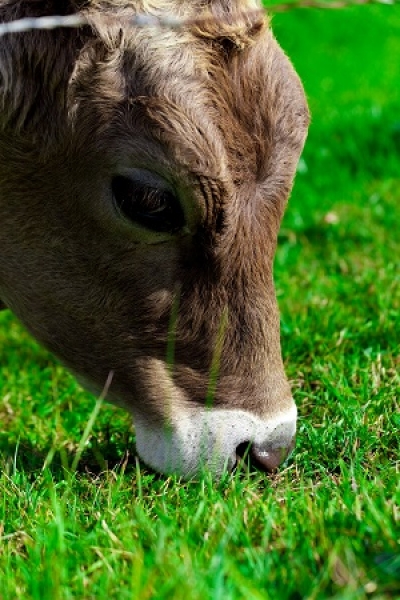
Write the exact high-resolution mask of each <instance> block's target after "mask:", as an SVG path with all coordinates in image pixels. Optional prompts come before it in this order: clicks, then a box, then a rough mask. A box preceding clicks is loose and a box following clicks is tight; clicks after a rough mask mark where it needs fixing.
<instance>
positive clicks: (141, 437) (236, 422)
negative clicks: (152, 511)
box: [135, 402, 297, 478]
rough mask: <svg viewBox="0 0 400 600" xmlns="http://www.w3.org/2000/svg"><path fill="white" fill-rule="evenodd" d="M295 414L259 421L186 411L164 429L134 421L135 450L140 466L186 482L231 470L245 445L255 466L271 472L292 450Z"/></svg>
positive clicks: (243, 414)
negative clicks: (204, 471) (190, 479)
mask: <svg viewBox="0 0 400 600" xmlns="http://www.w3.org/2000/svg"><path fill="white" fill-rule="evenodd" d="M296 417H297V410H296V406H295V404H294V402H293V403H292V405H291V407H290V408H289V409H286V410H285V411H284V412H279V413H277V414H275V415H273V416H271V417H268V418H265V419H261V418H260V417H258V416H256V415H253V414H251V413H249V412H247V411H244V410H229V409H218V408H211V409H205V408H203V409H199V408H196V409H190V410H185V411H181V412H180V413H179V414H177V415H174V416H173V417H172V418H171V419H170V420H169V421H168V422H167V423H166V424H165V425H160V424H158V423H154V422H151V421H149V420H148V419H147V418H145V417H143V416H140V415H137V416H136V417H135V428H136V446H137V450H138V453H139V455H140V457H141V458H142V459H143V461H144V462H145V463H147V464H148V465H149V466H151V467H153V468H154V469H155V470H157V471H160V472H162V473H176V474H178V475H182V476H183V477H185V478H190V477H192V476H194V475H197V474H198V473H200V472H201V471H203V470H209V471H211V472H212V473H213V475H214V476H216V477H219V476H220V475H221V474H222V472H223V471H224V470H232V469H233V468H234V467H235V465H236V463H237V461H238V456H240V453H241V449H243V448H244V447H246V448H247V449H248V452H249V454H250V455H251V457H252V459H253V460H254V462H255V463H256V465H257V466H259V467H261V468H262V469H264V470H266V471H274V470H275V469H277V467H278V466H279V465H280V464H281V463H282V462H283V461H284V460H285V458H286V457H287V456H288V454H289V453H290V452H291V450H292V449H293V447H294V441H295V433H296Z"/></svg>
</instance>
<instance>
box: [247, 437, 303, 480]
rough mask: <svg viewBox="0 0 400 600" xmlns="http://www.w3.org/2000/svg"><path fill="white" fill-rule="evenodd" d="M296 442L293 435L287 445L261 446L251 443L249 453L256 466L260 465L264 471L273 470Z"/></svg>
mask: <svg viewBox="0 0 400 600" xmlns="http://www.w3.org/2000/svg"><path fill="white" fill-rule="evenodd" d="M295 442H296V437H295V436H293V438H292V440H291V441H290V444H289V446H285V447H282V446H278V447H276V448H273V447H268V446H266V447H263V446H258V445H257V444H253V445H252V446H251V449H250V455H251V457H252V459H253V460H254V462H255V463H256V465H257V466H260V467H261V468H262V469H264V470H265V471H269V472H272V471H275V470H276V469H277V468H278V467H279V465H280V464H281V463H283V461H284V460H285V458H287V457H288V456H289V454H290V453H291V452H292V450H293V448H294V446H295Z"/></svg>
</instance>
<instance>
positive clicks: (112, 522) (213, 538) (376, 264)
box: [0, 6, 400, 600]
mask: <svg viewBox="0 0 400 600" xmlns="http://www.w3.org/2000/svg"><path fill="white" fill-rule="evenodd" d="M274 25H275V30H276V33H277V35H278V38H279V40H280V41H281V43H282V45H283V46H284V47H285V48H286V49H287V51H288V53H289V54H290V56H291V57H292V59H293V61H294V62H295V64H296V66H297V68H298V70H299V72H300V74H301V76H302V78H303V80H304V82H305V87H306V90H307V94H308V96H309V100H310V105H311V109H312V113H313V124H312V127H311V130H310V136H309V140H308V144H307V147H306V150H305V152H304V155H303V159H302V162H301V165H300V172H299V174H298V177H297V182H296V186H295V189H294V191H293V195H292V198H291V202H290V205H289V208H288V211H287V214H286V217H285V221H284V223H283V226H282V231H281V235H280V244H279V251H278V254H277V258H276V268H275V276H276V284H277V291H278V297H279V303H280V307H281V311H282V336H283V340H282V341H283V351H284V357H285V362H286V365H287V372H288V374H289V377H290V379H291V380H292V382H293V389H294V393H295V398H296V401H297V404H298V407H299V413H300V420H299V435H298V444H297V448H296V452H295V453H294V454H293V456H292V457H291V458H290V459H289V461H288V463H287V464H286V466H285V467H284V468H283V469H282V470H281V471H280V473H279V474H277V475H275V476H272V477H266V476H265V475H263V474H261V473H258V472H256V471H250V472H246V471H245V472H242V473H236V474H234V475H226V476H225V478H224V479H223V480H222V481H221V482H219V483H213V482H212V481H211V480H210V478H209V477H207V476H204V477H203V478H200V479H199V480H198V481H192V482H189V483H187V482H186V483H185V482H181V481H179V480H177V479H176V478H174V477H162V476H157V475H155V474H153V473H151V472H149V471H147V470H146V468H145V467H144V466H143V465H142V464H139V463H137V462H136V460H135V447H134V433H133V431H132V429H131V425H130V420H129V418H128V416H127V415H126V414H125V413H123V412H122V411H119V410H118V409H115V408H113V407H110V406H104V407H103V408H102V409H101V411H100V414H99V416H98V418H97V420H96V422H95V425H94V429H93V435H92V436H91V438H90V440H89V442H88V444H87V446H86V450H85V452H84V454H83V456H82V458H81V461H80V463H79V465H78V468H77V471H76V472H71V471H70V467H71V465H72V463H73V460H74V457H75V456H76V453H77V451H78V448H79V442H80V440H81V439H82V436H83V432H84V430H85V427H86V423H87V422H88V419H89V418H90V414H91V412H92V410H93V408H94V399H93V398H92V397H90V396H89V395H87V394H85V393H84V392H83V391H82V390H81V389H80V388H79V387H78V386H77V384H76V383H75V381H74V379H73V378H72V377H71V376H70V375H69V374H68V373H66V372H65V371H64V370H63V369H62V367H60V366H59V365H58V364H57V362H56V361H55V360H54V359H53V358H52V357H51V356H50V355H49V354H47V353H46V352H45V351H44V350H43V349H41V348H40V347H39V346H38V345H37V344H36V343H35V342H34V341H33V340H32V339H31V338H30V337H29V336H28V335H27V333H26V332H25V331H24V330H23V329H22V327H21V326H20V325H19V324H18V323H17V322H16V320H15V319H14V318H13V316H12V315H11V314H9V313H6V312H5V313H1V314H0V348H1V365H0V386H1V387H0V422H1V424H2V426H1V430H0V469H1V473H0V598H1V600H8V599H15V598H24V599H31V598H32V599H35V600H39V599H40V600H46V599H47V598H48V599H49V600H50V599H51V600H57V599H64V598H65V599H68V598H82V599H92V598H96V599H106V598H118V599H125V598H127V599H128V598H129V599H136V598H139V599H140V600H142V599H146V598H157V599H164V598H173V599H177V600H179V599H181V598H182V599H184V600H188V599H190V600H192V599H197V598H198V599H199V600H200V599H201V600H206V599H210V600H219V599H221V600H230V599H239V598H244V599H250V600H253V599H254V600H256V599H268V598H271V599H277V600H280V599H290V600H300V599H302V598H307V599H319V598H336V599H337V600H339V599H340V600H353V599H354V600H356V599H357V600H359V599H364V598H374V599H383V598H385V599H386V598H400V552H399V547H400V508H399V504H400V485H399V455H400V453H399V439H400V414H399V400H398V398H399V388H400V385H399V365H400V316H399V310H400V291H399V288H400V286H399V256H400V234H399V221H400V210H399V203H400V185H399V173H400V94H399V91H398V90H399V84H398V80H399V68H398V63H399V61H398V57H399V52H400V10H399V8H398V7H387V6H382V7H370V8H359V9H348V10H342V11H338V12H327V11H326V12H322V11H303V12H292V13H290V14H286V15H280V16H276V17H274Z"/></svg>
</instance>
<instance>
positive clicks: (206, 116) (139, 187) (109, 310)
mask: <svg viewBox="0 0 400 600" xmlns="http://www.w3.org/2000/svg"><path fill="white" fill-rule="evenodd" d="M79 4H82V7H80V6H79ZM58 5H60V6H61V7H62V8H63V9H64V11H66V12H69V11H71V12H72V11H74V10H77V9H79V8H82V10H84V11H85V14H86V15H87V18H88V21H89V25H88V26H87V27H84V28H83V29H80V30H55V31H52V32H49V31H36V32H27V33H23V34H14V35H7V36H5V37H3V38H1V39H0V73H1V83H0V223H1V226H0V257H1V258H0V297H1V299H2V300H3V302H4V303H5V304H6V305H7V306H8V307H9V308H11V309H12V310H13V311H14V312H15V313H16V314H17V315H18V317H19V318H20V319H21V320H22V321H23V322H24V323H25V325H26V326H27V327H28V329H29V330H30V331H31V332H32V333H33V335H34V336H36V338H37V339H38V340H40V341H41V342H42V343H43V344H45V345H46V346H47V347H48V348H49V349H51V350H52V351H53V352H54V353H55V354H56V355H57V356H59V357H60V358H61V360H62V361H63V362H64V363H65V364H66V365H67V366H68V367H69V368H70V369H71V370H72V371H73V372H74V373H75V374H76V375H77V376H78V377H79V378H80V379H81V380H83V381H84V382H85V383H86V385H87V386H88V387H89V388H90V389H93V390H101V389H102V387H103V385H104V382H105V380H106V379H107V376H108V374H109V372H110V371H112V372H113V379H112V384H111V387H110V390H109V398H110V400H112V401H113V402H115V403H117V404H119V405H121V406H123V407H125V408H126V409H127V410H129V411H130V412H131V413H132V414H133V416H134V421H135V426H136V435H137V448H138V452H139V454H140V455H141V457H142V458H143V460H144V461H145V462H146V463H148V464H149V465H151V466H153V467H154V468H155V469H157V470H159V471H162V472H177V473H181V474H183V475H184V476H190V475H192V474H194V473H196V472H197V471H198V470H199V469H200V468H201V467H202V466H203V465H204V466H206V467H208V468H210V469H211V470H212V471H213V472H214V473H216V474H218V473H220V472H221V471H222V469H223V468H224V467H225V466H228V468H231V467H232V466H233V465H234V463H235V456H236V451H237V448H238V447H239V446H241V445H242V444H252V446H251V448H252V453H253V455H254V456H255V458H256V459H257V460H258V461H259V462H260V463H261V464H263V465H264V466H265V467H266V468H267V469H273V468H275V467H276V466H277V465H278V464H279V463H280V462H281V460H282V459H283V458H284V457H285V456H286V455H287V453H288V451H289V449H290V448H291V447H292V445H293V441H294V435H295V428H296V408H295V405H294V402H293V399H292V396H291V392H290V387H289V384H288V382H287V379H286V377H285V373H284V368H283V364H282V358H281V349H280V339H279V314H278V308H277V304H276V299H275V292H274V283H273V272H272V271H273V257H274V252H275V246H276V240H277V234H278V229H279V225H280V221H281V218H282V214H283V211H284V208H285V204H286V201H287V198H288V195H289V192H290V189H291V186H292V181H293V177H294V174H295V170H296V164H297V160H298V158H299V155H300V152H301V150H302V147H303V143H304V139H305V136H306V130H307V126H308V110H307V105H306V101H305V98H304V93H303V89H302V86H301V84H300V81H299V79H298V77H297V75H296V74H295V72H294V70H293V68H292V66H291V64H290V62H289V60H288V59H287V58H286V56H285V55H284V53H283V52H282V50H281V49H280V48H279V46H278V44H277V42H276V41H275V39H274V37H273V35H272V33H271V30H270V28H269V26H268V22H267V20H266V19H265V18H264V17H263V16H261V15H260V13H257V14H256V13H254V12H250V13H249V14H248V15H247V16H243V14H242V11H253V9H254V8H257V7H258V4H257V3H255V2H253V1H252V0H231V1H228V0H209V1H208V2H204V0H190V1H189V0H187V1H181V0H180V1H178V0H175V1H171V2H165V1H164V0H154V1H152V2H146V1H144V0H143V1H139V0H138V1H128V0H126V1H122V0H118V1H115V2H111V1H106V0H104V1H100V0H96V1H94V0H93V1H89V2H81V3H80V2H70V3H68V2H63V3H60V2H55V1H54V2H46V1H42V0H38V1H36V2H23V1H21V2H15V1H13V0H10V1H8V2H3V3H2V5H1V8H0V12H1V16H2V19H3V20H10V19H13V18H17V17H22V16H27V15H30V16H32V15H35V16H39V15H43V14H52V13H60V10H61V8H60V6H58ZM143 11H147V12H148V13H149V14H154V15H159V16H166V15H168V14H170V13H172V14H177V15H179V16H180V17H182V18H185V19H189V20H190V19H191V20H192V22H191V23H190V24H188V25H187V26H185V27H182V28H178V29H167V28H165V29H161V30H160V29H152V28H135V27H131V26H129V25H128V24H127V23H126V21H124V20H123V19H122V20H119V17H129V15H131V14H132V13H133V12H140V13H141V12H143ZM199 16H200V17H205V18H201V19H198V17H199ZM115 17H118V19H115ZM196 19H198V20H196Z"/></svg>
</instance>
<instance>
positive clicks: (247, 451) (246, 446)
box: [236, 442, 251, 463]
mask: <svg viewBox="0 0 400 600" xmlns="http://www.w3.org/2000/svg"><path fill="white" fill-rule="evenodd" d="M250 456H251V442H242V443H241V444H239V446H238V447H237V448H236V463H239V462H242V461H246V460H248V459H249V457H250Z"/></svg>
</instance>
